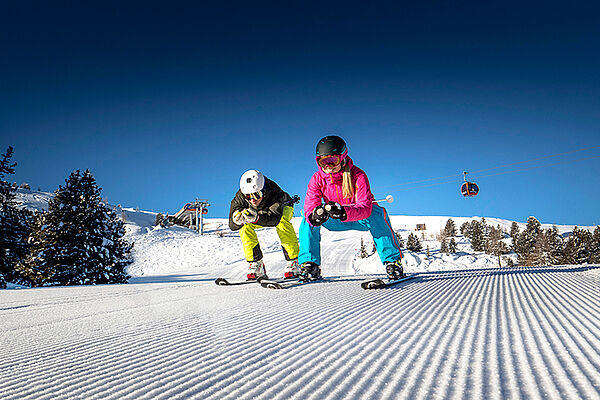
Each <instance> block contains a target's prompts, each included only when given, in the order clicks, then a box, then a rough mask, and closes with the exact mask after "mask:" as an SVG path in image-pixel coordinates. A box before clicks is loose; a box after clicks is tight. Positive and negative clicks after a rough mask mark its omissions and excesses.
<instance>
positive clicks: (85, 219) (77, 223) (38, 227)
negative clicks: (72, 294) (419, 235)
mask: <svg viewBox="0 0 600 400" xmlns="http://www.w3.org/2000/svg"><path fill="white" fill-rule="evenodd" d="M65 182H66V185H65V186H64V187H62V186H61V187H59V189H58V190H57V191H56V192H55V196H54V198H53V199H51V200H50V202H49V203H48V211H47V212H46V213H44V214H43V215H39V216H36V222H35V223H34V229H33V231H34V232H33V233H32V240H31V245H32V249H31V251H30V253H29V255H28V257H27V258H26V259H25V261H24V262H23V263H22V265H21V266H20V269H21V270H22V271H23V273H24V274H26V275H27V276H28V278H29V279H30V280H31V283H32V284H33V285H34V286H42V285H82V284H108V283H126V282H127V280H128V278H129V276H128V275H127V274H126V273H125V267H126V266H127V265H128V264H130V263H131V259H130V251H131V247H132V245H130V244H128V243H127V242H126V241H125V240H124V239H123V236H124V234H125V230H124V225H123V222H122V221H121V220H120V218H119V217H118V216H117V215H116V214H115V213H114V212H113V211H112V210H111V209H110V208H109V207H108V206H107V205H106V204H104V203H103V202H102V200H101V197H100V191H101V189H100V188H99V187H98V186H97V184H96V180H95V179H94V177H93V176H92V174H91V172H90V171H89V170H86V171H85V172H83V174H82V173H81V172H80V171H79V170H77V171H74V172H73V173H72V174H71V175H70V176H69V178H68V179H67V180H66V181H65Z"/></svg>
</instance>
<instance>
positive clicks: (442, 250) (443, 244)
mask: <svg viewBox="0 0 600 400" xmlns="http://www.w3.org/2000/svg"><path fill="white" fill-rule="evenodd" d="M448 242H449V241H448V238H444V239H442V241H441V245H440V253H443V254H449V253H450V249H449V245H448Z"/></svg>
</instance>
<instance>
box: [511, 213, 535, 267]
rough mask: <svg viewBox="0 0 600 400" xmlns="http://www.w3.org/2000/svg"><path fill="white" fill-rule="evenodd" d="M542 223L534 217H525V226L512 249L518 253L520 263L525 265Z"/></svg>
mask: <svg viewBox="0 0 600 400" xmlns="http://www.w3.org/2000/svg"><path fill="white" fill-rule="evenodd" d="M541 226H542V224H540V222H539V221H538V220H537V219H536V218H535V217H529V218H528V219H527V226H526V227H525V230H524V231H523V233H521V234H519V236H518V239H517V243H516V244H515V245H514V250H515V252H516V253H517V255H518V260H519V264H520V265H527V262H528V261H529V257H530V254H531V253H532V252H533V249H534V247H535V241H536V240H537V237H538V235H539V233H540V229H541Z"/></svg>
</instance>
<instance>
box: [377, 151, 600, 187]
mask: <svg viewBox="0 0 600 400" xmlns="http://www.w3.org/2000/svg"><path fill="white" fill-rule="evenodd" d="M595 147H600V146H595ZM569 153H574V152H569ZM563 154H565V153H563ZM542 158H550V156H548V157H542ZM595 158H600V155H596V156H591V157H584V158H578V159H576V160H566V161H559V162H556V163H552V164H544V165H537V166H534V167H528V168H520V169H515V170H511V171H503V172H498V173H495V174H488V175H480V176H476V177H473V178H471V180H475V179H477V180H479V179H482V178H489V177H492V176H499V175H505V174H513V173H517V172H523V171H529V170H534V169H539V168H545V167H552V166H555V165H561V164H571V163H575V162H579V161H586V160H592V159H595ZM540 159H541V158H540ZM522 163H523V162H521V163H514V164H512V165H515V164H522ZM492 169H497V168H488V169H486V170H480V171H479V172H481V171H490V170H492ZM463 174H464V173H463ZM470 174H471V173H470ZM457 176H458V175H450V176H446V177H440V178H433V179H425V180H422V181H415V182H412V183H421V182H428V181H432V180H438V179H444V178H449V177H457ZM460 182H463V183H464V182H465V180H464V177H463V179H453V180H449V181H444V182H438V183H432V184H429V185H417V186H411V187H407V188H401V189H396V190H398V191H404V190H413V189H421V188H429V187H434V186H439V185H447V184H449V183H460ZM407 184H410V183H404V184H402V185H407ZM387 187H389V186H387Z"/></svg>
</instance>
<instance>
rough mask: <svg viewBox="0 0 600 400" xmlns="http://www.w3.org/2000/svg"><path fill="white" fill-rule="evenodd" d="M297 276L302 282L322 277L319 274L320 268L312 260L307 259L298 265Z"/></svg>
mask: <svg viewBox="0 0 600 400" xmlns="http://www.w3.org/2000/svg"><path fill="white" fill-rule="evenodd" d="M298 278H299V279H300V281H302V282H309V281H318V280H319V279H323V277H322V276H321V268H320V267H319V266H318V265H317V264H315V263H314V262H312V261H307V262H304V263H302V265H300V274H299V275H298Z"/></svg>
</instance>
